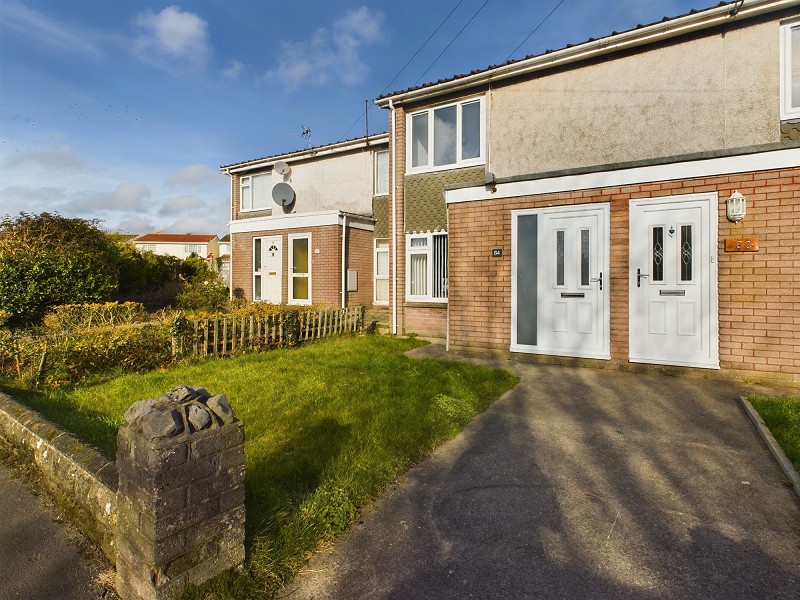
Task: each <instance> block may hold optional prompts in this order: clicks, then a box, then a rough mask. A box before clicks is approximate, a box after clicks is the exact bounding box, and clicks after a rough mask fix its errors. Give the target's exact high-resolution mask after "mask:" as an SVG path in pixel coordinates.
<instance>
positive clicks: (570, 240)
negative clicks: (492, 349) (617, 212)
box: [511, 204, 610, 358]
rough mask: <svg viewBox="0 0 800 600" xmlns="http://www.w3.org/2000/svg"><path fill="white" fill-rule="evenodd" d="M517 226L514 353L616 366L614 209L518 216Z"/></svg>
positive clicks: (549, 211) (593, 207)
mask: <svg viewBox="0 0 800 600" xmlns="http://www.w3.org/2000/svg"><path fill="white" fill-rule="evenodd" d="M512 220H513V224H512V230H513V238H514V239H513V240H512V245H513V248H514V254H513V256H512V269H513V272H514V277H513V279H512V298H513V301H512V336H511V337H512V340H511V341H512V344H511V349H512V350H514V351H518V352H532V353H537V354H553V355H559V356H578V357H584V358H610V342H609V339H610V338H609V282H608V267H609V264H608V263H609V260H608V259H609V256H608V254H609V253H608V248H609V237H608V235H609V205H608V204H588V205H584V206H569V207H557V208H548V209H538V210H524V211H515V212H514V213H513V215H512Z"/></svg>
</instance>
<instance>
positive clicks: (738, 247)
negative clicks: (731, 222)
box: [725, 238, 758, 252]
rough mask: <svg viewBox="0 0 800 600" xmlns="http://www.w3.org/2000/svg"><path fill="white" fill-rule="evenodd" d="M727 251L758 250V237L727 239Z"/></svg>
mask: <svg viewBox="0 0 800 600" xmlns="http://www.w3.org/2000/svg"><path fill="white" fill-rule="evenodd" d="M725 252H758V238H734V239H730V240H725Z"/></svg>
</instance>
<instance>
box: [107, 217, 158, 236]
mask: <svg viewBox="0 0 800 600" xmlns="http://www.w3.org/2000/svg"><path fill="white" fill-rule="evenodd" d="M116 229H117V231H122V232H124V233H136V234H142V233H152V232H154V231H155V230H156V227H155V225H153V222H152V221H151V220H150V219H148V218H147V217H142V216H137V215H134V216H130V217H125V218H123V219H120V220H119V222H118V223H117V227H116Z"/></svg>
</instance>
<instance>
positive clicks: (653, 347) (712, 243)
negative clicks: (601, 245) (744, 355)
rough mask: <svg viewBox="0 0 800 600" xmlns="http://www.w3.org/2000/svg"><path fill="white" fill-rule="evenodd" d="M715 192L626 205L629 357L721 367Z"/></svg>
mask: <svg viewBox="0 0 800 600" xmlns="http://www.w3.org/2000/svg"><path fill="white" fill-rule="evenodd" d="M716 197H717V195H716V194H691V195H686V196H674V197H668V198H656V199H650V200H634V201H632V202H631V207H630V360H631V361H632V362H646V363H657V364H665V365H678V366H690V367H706V368H719V350H718V339H717V337H718V336H717V331H718V312H717V311H718V308H717V305H718V303H717V263H716V243H717V223H716V210H715V208H716Z"/></svg>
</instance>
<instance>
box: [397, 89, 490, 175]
mask: <svg viewBox="0 0 800 600" xmlns="http://www.w3.org/2000/svg"><path fill="white" fill-rule="evenodd" d="M485 121H486V119H485V111H484V101H483V98H472V99H470V100H463V101H461V102H456V103H453V104H445V105H442V106H436V107H433V108H429V109H426V110H422V111H419V112H414V113H411V114H409V115H408V123H407V127H406V131H407V134H406V135H407V143H406V146H407V147H406V164H408V165H409V167H408V171H409V173H416V172H421V171H437V170H443V169H452V168H454V167H462V166H470V165H481V164H483V163H484V162H486V150H485V146H486V133H485V125H484V124H485Z"/></svg>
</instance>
